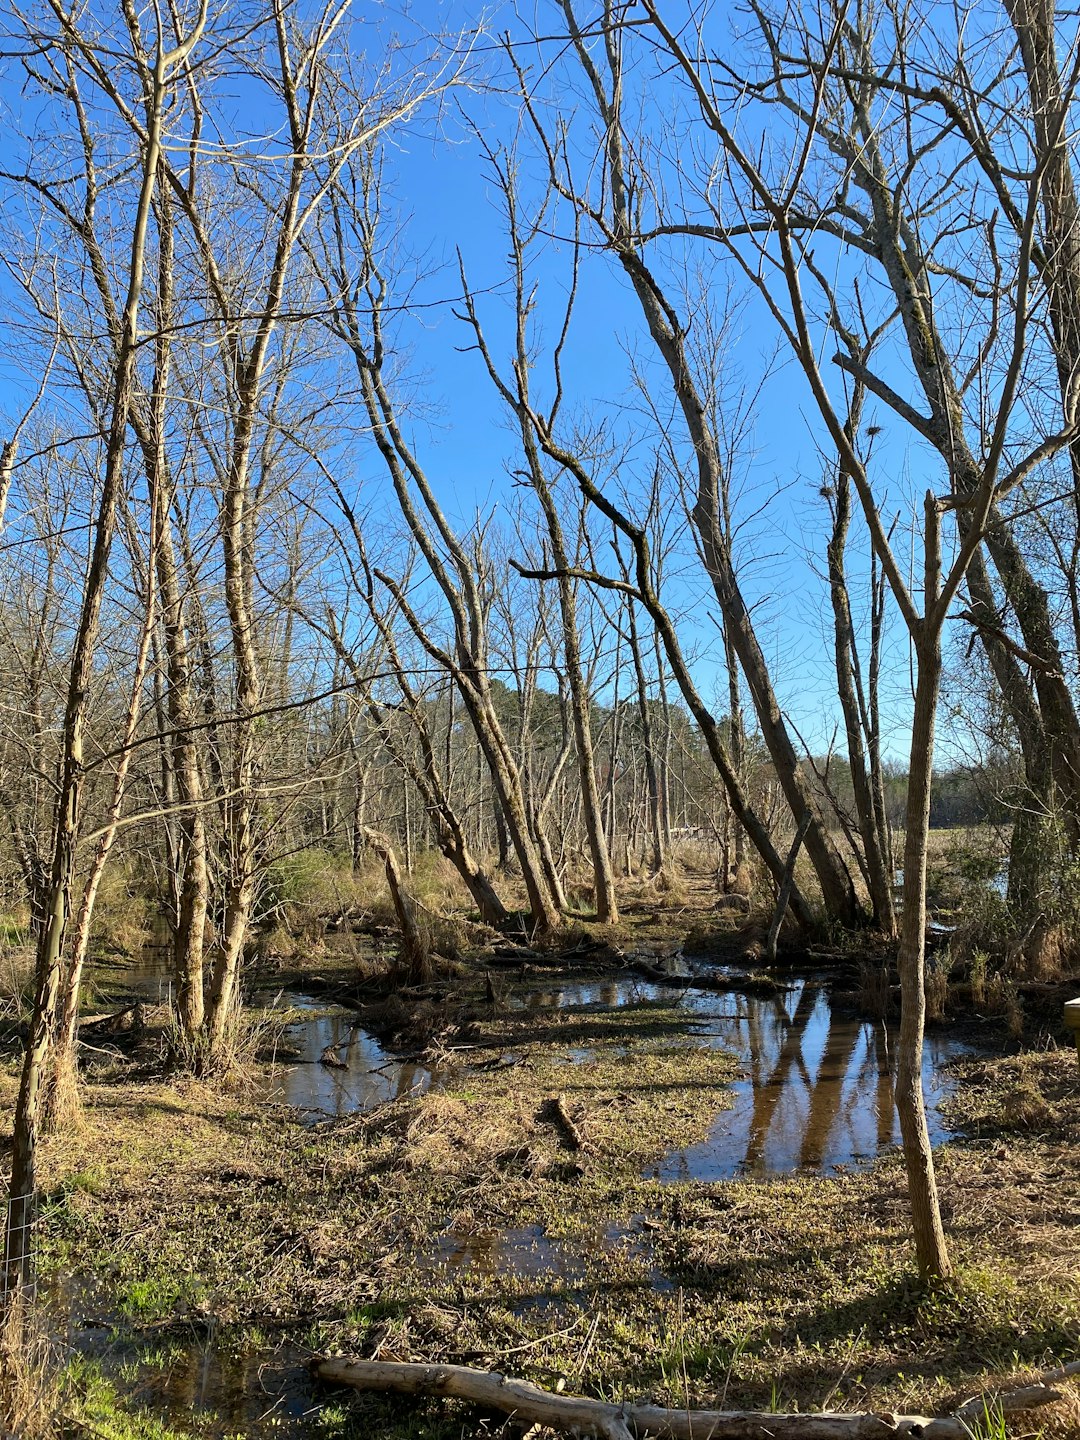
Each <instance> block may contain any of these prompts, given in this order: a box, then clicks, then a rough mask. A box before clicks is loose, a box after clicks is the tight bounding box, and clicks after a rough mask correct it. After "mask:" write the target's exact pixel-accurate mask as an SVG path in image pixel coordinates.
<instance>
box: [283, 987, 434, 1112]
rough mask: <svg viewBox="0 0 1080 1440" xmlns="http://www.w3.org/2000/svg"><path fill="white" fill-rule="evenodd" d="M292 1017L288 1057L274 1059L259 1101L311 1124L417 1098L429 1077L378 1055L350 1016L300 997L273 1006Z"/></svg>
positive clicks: (428, 1072) (430, 1074) (287, 1038)
mask: <svg viewBox="0 0 1080 1440" xmlns="http://www.w3.org/2000/svg"><path fill="white" fill-rule="evenodd" d="M277 1003H280V1004H283V1005H287V1006H288V1007H289V1008H290V1009H292V1010H293V1011H295V1012H296V1013H297V1017H298V1018H297V1019H296V1021H295V1022H294V1023H293V1024H290V1025H287V1026H286V1027H285V1031H284V1040H285V1044H286V1045H287V1046H288V1049H289V1052H290V1053H289V1054H288V1056H287V1057H285V1056H283V1057H282V1058H281V1059H279V1060H277V1061H276V1062H275V1064H274V1065H273V1068H272V1071H271V1074H270V1076H269V1078H268V1079H267V1081H266V1083H265V1085H264V1087H263V1096H264V1098H265V1099H267V1100H271V1101H276V1102H278V1103H279V1104H283V1105H291V1106H293V1107H294V1108H295V1109H296V1110H298V1111H299V1112H300V1115H301V1117H302V1118H303V1119H305V1120H306V1121H308V1123H312V1122H314V1121H318V1120H323V1119H326V1118H328V1117H329V1116H335V1115H337V1116H340V1115H352V1114H356V1113H357V1112H359V1111H363V1110H373V1109H374V1108H375V1106H376V1105H383V1104H385V1103H386V1101H388V1100H396V1099H398V1098H399V1097H401V1096H404V1095H421V1094H423V1092H424V1091H425V1090H427V1089H428V1088H429V1087H430V1085H431V1083H432V1080H433V1079H434V1078H435V1072H434V1071H432V1070H431V1069H430V1068H429V1067H428V1066H426V1065H419V1064H416V1063H415V1062H412V1061H408V1060H401V1059H400V1058H397V1057H395V1056H393V1055H391V1054H390V1053H389V1052H388V1051H386V1050H384V1049H383V1047H382V1046H381V1045H380V1044H379V1042H378V1041H377V1040H376V1039H375V1037H374V1036H373V1035H370V1034H369V1033H368V1032H367V1031H366V1030H364V1029H363V1028H362V1027H361V1026H359V1025H357V1023H356V1020H355V1018H354V1017H353V1016H351V1015H349V1014H347V1013H345V1012H343V1011H341V1010H331V1011H327V1010H326V1009H325V1007H319V1006H317V1005H315V1004H313V1002H312V1001H311V1000H309V999H307V998H306V997H305V996H303V995H296V994H285V995H283V996H281V998H280V1001H279V1002H277Z"/></svg>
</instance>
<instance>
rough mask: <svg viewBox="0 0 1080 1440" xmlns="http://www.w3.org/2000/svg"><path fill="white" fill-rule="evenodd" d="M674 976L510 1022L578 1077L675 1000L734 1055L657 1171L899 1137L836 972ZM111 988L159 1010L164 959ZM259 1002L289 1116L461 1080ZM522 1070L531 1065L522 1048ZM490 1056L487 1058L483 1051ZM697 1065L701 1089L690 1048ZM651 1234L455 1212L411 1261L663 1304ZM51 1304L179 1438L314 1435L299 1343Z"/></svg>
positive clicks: (870, 1150)
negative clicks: (608, 1043) (583, 1232)
mask: <svg viewBox="0 0 1080 1440" xmlns="http://www.w3.org/2000/svg"><path fill="white" fill-rule="evenodd" d="M672 968H673V970H674V972H675V978H673V979H672V980H671V981H669V982H664V981H655V980H651V979H643V978H635V977H634V976H628V975H626V974H620V975H618V976H606V977H601V978H597V979H584V980H575V981H574V982H573V983H560V982H559V981H557V980H547V979H542V980H540V981H538V982H537V983H536V984H532V985H527V986H520V985H519V986H518V987H517V988H516V989H514V990H513V991H512V992H511V993H510V994H509V995H508V996H507V997H506V999H505V1000H504V1001H502V1002H499V1003H500V1004H501V1005H502V1007H503V1011H504V1013H506V1012H510V1013H513V1014H515V1015H519V1016H528V1015H530V1014H535V1015H536V1016H537V1018H538V1021H541V1020H550V1019H551V1018H552V1017H554V1016H556V1015H557V1016H558V1017H559V1018H560V1020H561V1021H562V1022H563V1023H565V1025H566V1034H567V1045H566V1048H565V1050H560V1052H559V1053H560V1054H562V1055H565V1064H566V1067H567V1069H570V1068H572V1067H576V1066H581V1067H588V1066H589V1065H590V1064H591V1063H592V1062H593V1060H594V1058H595V1056H596V1053H597V1052H596V1050H595V1049H592V1048H590V1043H589V1041H590V1038H591V1037H590V1035H589V1026H590V1022H591V1021H592V1019H593V1017H597V1016H601V1015H608V1016H610V1015H611V1014H612V1013H618V1012H620V1011H625V1012H627V1015H628V1018H629V1016H630V1014H631V1013H633V1014H634V1015H635V1016H636V1017H641V1016H642V1015H643V1013H644V1012H646V1011H648V1009H649V1008H650V1007H652V1008H655V1009H657V1010H658V1012H659V1009H660V1007H663V1012H664V1014H665V1016H666V1017H667V1020H666V1021H665V1023H669V1022H670V1016H671V1014H672V1012H674V1013H675V1015H676V1017H677V1028H679V1029H681V1030H682V1034H683V1037H684V1043H685V1036H687V1035H689V1036H690V1037H692V1038H693V1039H694V1040H695V1041H696V1042H698V1043H699V1044H700V1045H704V1046H707V1047H709V1048H710V1049H714V1048H715V1049H722V1050H725V1051H728V1052H730V1053H732V1054H733V1055H734V1056H735V1057H736V1059H737V1061H738V1063H739V1066H740V1078H738V1079H737V1080H736V1081H735V1082H734V1085H733V1091H734V1105H733V1107H732V1108H730V1109H727V1110H723V1111H721V1112H720V1113H719V1114H718V1115H717V1117H716V1119H715V1122H714V1123H713V1126H712V1129H711V1131H710V1133H709V1134H708V1136H707V1137H706V1138H705V1139H704V1140H702V1141H700V1142H699V1143H697V1144H694V1145H691V1146H689V1147H688V1148H685V1149H682V1150H676V1151H674V1152H672V1153H670V1154H668V1155H667V1156H666V1157H665V1158H664V1159H663V1160H662V1161H661V1162H660V1163H659V1164H657V1165H654V1166H652V1167H651V1168H649V1169H648V1170H647V1171H646V1172H645V1174H646V1178H652V1179H658V1180H660V1181H662V1182H665V1181H666V1182H677V1181H685V1180H697V1181H718V1182H719V1181H723V1180H725V1179H727V1178H730V1177H734V1176H739V1175H752V1176H755V1177H761V1178H768V1177H772V1176H780V1175H786V1174H790V1173H793V1172H799V1171H804V1172H813V1173H835V1172H836V1171H838V1170H841V1169H844V1168H846V1167H852V1166H859V1165H863V1164H866V1163H868V1162H870V1161H872V1160H873V1159H874V1158H875V1157H877V1156H878V1155H880V1154H881V1153H882V1152H884V1151H886V1150H888V1149H889V1148H890V1147H892V1146H894V1145H895V1144H896V1143H897V1142H898V1139H899V1136H898V1131H897V1125H896V1120H895V1113H894V1097H893V1071H894V1047H893V1035H892V1033H891V1031H890V1029H889V1028H887V1027H886V1026H884V1025H881V1024H877V1025H875V1024H873V1023H871V1022H868V1021H864V1020H861V1019H859V1018H858V1017H857V1016H855V1015H853V1014H852V1012H851V1009H850V1006H848V1005H847V1004H846V1003H845V1002H843V1001H840V1000H834V999H833V998H832V996H831V995H830V991H829V989H828V986H827V983H826V981H827V977H826V976H813V975H810V976H807V975H803V976H785V977H783V979H782V980H781V981H780V982H779V983H778V985H777V987H776V989H775V992H774V993H766V992H768V989H769V986H768V983H767V982H766V983H762V981H761V979H760V977H756V979H755V982H754V986H753V990H754V993H740V992H739V991H738V990H737V989H734V988H732V989H731V990H729V991H725V990H720V991H717V990H708V989H702V988H695V986H694V985H693V984H689V985H688V984H687V980H688V979H690V980H691V981H692V980H693V979H694V978H695V966H694V964H693V962H691V963H690V964H689V965H687V964H685V963H682V962H679V961H676V962H675V963H674V965H673V967H672ZM698 978H700V979H701V980H702V981H703V982H704V983H711V984H722V983H724V982H727V981H730V983H731V985H732V986H735V985H737V984H738V982H739V978H740V977H739V975H738V974H737V973H736V972H734V971H724V969H723V967H717V966H708V965H707V964H706V963H705V962H701V969H700V972H699V973H698ZM744 978H745V977H744ZM107 981H108V990H109V993H110V994H113V995H115V994H120V995H122V996H124V997H125V998H140V999H143V1000H146V1001H149V1002H152V1003H158V1002H161V1003H167V1002H168V1001H169V999H170V998H171V996H170V982H169V977H168V973H167V969H166V967H165V963H164V956H162V955H161V954H160V953H157V952H154V951H151V952H149V953H148V954H147V955H146V956H144V957H143V958H142V959H141V960H140V961H139V963H138V964H135V965H128V966H116V967H112V968H111V969H110V970H109V972H108V974H107ZM255 1001H256V1004H260V1005H262V1006H264V1007H265V1008H266V1009H267V1010H268V1011H273V1010H278V1011H287V1012H288V1014H289V1016H290V1017H291V1018H290V1019H289V1020H288V1023H286V1024H285V1025H284V1026H283V1027H282V1028H281V1029H279V1030H278V1031H277V1032H276V1034H277V1040H276V1042H275V1044H276V1047H277V1048H276V1051H273V1052H272V1053H273V1055H274V1058H273V1063H272V1064H271V1065H270V1066H269V1067H268V1069H267V1071H266V1072H265V1078H264V1079H263V1081H262V1082H261V1084H262V1096H263V1098H264V1099H265V1100H266V1101H267V1102H268V1103H271V1104H283V1105H287V1106H289V1107H291V1108H292V1109H293V1110H294V1111H295V1112H296V1113H297V1115H298V1116H299V1117H300V1118H301V1119H302V1120H303V1121H304V1122H305V1123H308V1124H310V1123H314V1122H317V1121H320V1120H324V1119H328V1118H330V1117H341V1116H345V1115H350V1114H354V1113H359V1112H362V1111H366V1110H371V1109H374V1108H376V1107H377V1106H379V1105H382V1104H384V1103H386V1102H387V1101H389V1100H392V1099H395V1098H397V1097H400V1096H404V1095H408V1094H420V1093H422V1092H423V1091H424V1090H426V1089H427V1088H429V1087H430V1086H432V1085H433V1084H434V1085H442V1084H444V1083H445V1082H446V1080H447V1078H448V1077H449V1076H450V1073H451V1072H444V1071H438V1070H435V1069H433V1068H431V1067H428V1066H426V1065H424V1064H422V1063H420V1062H419V1061H418V1060H417V1059H416V1058H409V1057H403V1056H401V1055H395V1054H394V1053H392V1052H391V1051H389V1050H387V1049H386V1048H385V1046H383V1045H382V1044H381V1043H380V1042H379V1040H378V1039H376V1037H375V1036H374V1035H372V1034H371V1033H370V1032H369V1031H367V1030H366V1029H364V1028H363V1026H362V1025H360V1024H359V1023H358V1021H357V1017H356V1015H355V1013H354V1012H351V1011H347V1010H344V1009H341V1008H339V1007H334V1006H328V1005H327V1004H326V1003H325V1002H324V1001H322V1000H320V999H314V998H312V997H310V996H305V995H303V994H300V993H296V992H289V991H286V992H278V993H276V994H275V993H273V992H272V991H270V990H267V991H264V992H262V993H261V994H260V995H258V996H256V997H255ZM576 1022H578V1023H576ZM575 1031H577V1032H578V1033H577V1034H576V1035H575ZM633 1033H634V1027H633V1026H632V1025H628V1026H627V1030H626V1035H627V1039H626V1044H625V1046H624V1045H623V1043H622V1037H621V1035H619V1036H617V1037H616V1038H617V1041H618V1044H617V1049H618V1050H619V1051H620V1053H625V1054H632V1053H633V1045H634V1043H635V1042H634V1040H633V1038H632V1036H633ZM964 1053H968V1052H967V1048H966V1047H965V1046H963V1045H962V1044H960V1043H959V1042H957V1041H956V1040H953V1039H948V1038H946V1037H944V1036H943V1035H941V1034H935V1033H933V1032H932V1033H931V1034H930V1035H929V1036H928V1038H927V1045H926V1055H925V1064H924V1081H925V1085H926V1093H927V1105H928V1112H929V1118H930V1126H931V1133H932V1136H933V1138H934V1140H935V1141H941V1140H943V1139H945V1138H947V1136H948V1133H949V1132H948V1130H947V1128H946V1127H945V1124H944V1122H943V1119H942V1117H941V1113H940V1103H941V1101H942V1100H943V1099H944V1098H945V1096H946V1095H947V1094H948V1093H950V1081H949V1076H948V1071H947V1066H948V1062H949V1061H950V1060H952V1059H953V1058H955V1057H957V1056H959V1055H962V1054H964ZM514 1059H515V1061H516V1062H517V1063H524V1064H528V1042H527V1037H526V1038H525V1039H524V1040H523V1043H522V1046H521V1054H520V1055H515V1057H514ZM484 1060H485V1062H486V1063H489V1064H490V1061H491V1056H490V1053H489V1052H485V1055H484ZM686 1065H687V1081H688V1083H690V1082H691V1081H692V1071H693V1065H694V1051H692V1050H691V1051H688V1052H687V1058H686ZM467 1073H468V1066H467V1064H466V1063H465V1062H464V1057H463V1062H462V1064H461V1065H460V1066H456V1067H455V1069H454V1071H453V1078H454V1080H455V1083H457V1082H459V1081H460V1079H461V1077H462V1075H467ZM557 1083H558V1082H557ZM699 1133H700V1132H699ZM655 1228H656V1225H655V1221H654V1220H653V1219H652V1218H650V1217H649V1216H647V1215H643V1214H639V1215H634V1216H633V1217H632V1218H631V1220H630V1222H629V1223H628V1224H626V1223H621V1224H616V1223H607V1224H601V1225H600V1226H599V1227H598V1229H597V1231H596V1233H595V1235H594V1236H593V1238H592V1241H591V1242H590V1243H589V1244H588V1245H583V1244H582V1243H581V1242H580V1241H579V1240H577V1239H575V1241H574V1243H567V1242H565V1241H563V1240H561V1239H559V1238H558V1237H557V1236H552V1235H549V1234H548V1233H547V1231H546V1229H545V1227H544V1225H542V1224H531V1225H520V1224H519V1225H516V1226H515V1225H507V1226H504V1227H501V1228H490V1227H476V1228H473V1227H472V1226H471V1225H469V1224H468V1223H467V1222H463V1221H462V1220H461V1219H460V1218H459V1219H457V1220H455V1221H454V1222H452V1223H450V1224H448V1225H447V1227H446V1229H445V1230H443V1231H441V1232H440V1233H436V1234H434V1235H433V1236H432V1238H431V1241H430V1243H429V1244H428V1246H427V1248H426V1249H425V1250H423V1251H422V1253H419V1254H418V1255H416V1256H415V1258H414V1262H413V1263H414V1264H416V1265H417V1266H418V1268H419V1270H420V1271H421V1272H425V1271H426V1272H428V1273H429V1274H432V1275H433V1276H434V1275H435V1274H436V1273H437V1274H438V1275H439V1276H440V1277H447V1276H452V1275H454V1274H457V1273H460V1274H461V1275H462V1277H463V1280H464V1281H465V1282H467V1283H469V1284H474V1283H480V1282H482V1281H484V1280H485V1279H490V1278H491V1277H498V1276H502V1275H506V1276H511V1277H514V1280H515V1282H520V1281H534V1280H535V1281H537V1282H540V1281H542V1280H544V1279H545V1278H546V1279H548V1280H550V1281H554V1282H556V1284H557V1286H558V1287H566V1289H567V1290H568V1291H572V1292H574V1293H580V1292H581V1287H582V1286H584V1285H587V1284H589V1283H593V1282H594V1281H595V1266H596V1260H597V1257H610V1260H611V1263H612V1265H614V1266H618V1265H619V1263H620V1262H626V1261H630V1262H633V1263H634V1268H633V1272H632V1273H633V1274H634V1276H635V1277H640V1278H635V1279H634V1282H633V1283H634V1284H635V1285H638V1286H640V1287H642V1288H644V1290H646V1291H651V1292H653V1293H654V1294H655V1295H656V1296H657V1299H658V1300H659V1298H660V1297H661V1296H662V1295H664V1294H666V1293H668V1292H670V1291H672V1290H673V1289H674V1288H676V1281H675V1280H673V1279H672V1276H671V1274H669V1273H666V1272H665V1269H664V1268H663V1266H662V1264H661V1263H659V1262H658V1259H657V1256H656V1255H654V1252H653V1236H654V1231H655ZM664 1263H667V1262H664ZM590 1275H591V1276H592V1280H590V1279H589V1278H588V1277H589V1276H590ZM51 1300H52V1308H53V1311H54V1313H55V1315H56V1317H57V1331H56V1333H57V1337H58V1338H59V1339H60V1340H62V1341H63V1343H64V1344H65V1346H67V1347H68V1348H69V1349H70V1350H72V1351H73V1352H74V1353H76V1354H83V1355H86V1356H88V1357H90V1358H92V1359H93V1360H94V1361H95V1362H96V1363H97V1364H98V1365H100V1366H101V1369H102V1372H103V1373H104V1374H105V1375H106V1376H108V1377H109V1378H110V1379H112V1380H113V1382H114V1383H115V1384H117V1386H118V1387H119V1388H121V1389H122V1390H123V1393H124V1395H125V1397H127V1398H128V1399H129V1400H133V1401H135V1402H136V1403H138V1404H139V1405H142V1406H145V1407H146V1408H148V1409H149V1410H151V1411H153V1412H155V1413H157V1414H160V1415H163V1416H166V1417H168V1418H169V1420H170V1423H173V1424H182V1425H183V1426H184V1428H187V1426H188V1425H191V1424H192V1423H194V1426H195V1428H196V1429H197V1432H198V1434H199V1435H201V1436H204V1437H207V1440H226V1437H232V1436H236V1435H240V1434H243V1435H245V1436H252V1437H255V1436H260V1437H262V1436H265V1437H270V1436H286V1437H304V1436H310V1435H312V1434H314V1433H317V1422H316V1421H315V1420H314V1418H313V1417H314V1415H315V1412H316V1411H317V1409H318V1405H319V1397H318V1396H317V1395H316V1394H315V1392H314V1391H313V1389H312V1386H311V1384H310V1382H309V1379H308V1376H307V1373H306V1370H305V1360H306V1356H305V1355H304V1354H303V1353H302V1352H301V1351H300V1350H299V1349H298V1348H297V1347H296V1346H295V1345H292V1344H289V1345H284V1346H283V1345H280V1344H278V1343H276V1340H275V1338H274V1337H273V1335H272V1334H267V1335H266V1336H265V1337H264V1338H263V1340H262V1341H261V1342H260V1343H258V1344H245V1345H244V1346H242V1347H240V1348H237V1347H236V1345H235V1344H234V1343H230V1341H229V1338H228V1336H227V1335H223V1334H221V1333H220V1332H218V1331H216V1330H215V1328H214V1326H213V1324H212V1323H210V1322H209V1321H207V1320H206V1319H205V1318H204V1317H200V1316H193V1317H192V1322H191V1328H190V1331H185V1329H184V1328H183V1326H181V1327H177V1326H175V1325H173V1326H172V1327H170V1328H169V1329H168V1330H167V1332H163V1333H162V1334H161V1335H160V1337H158V1338H155V1336H154V1334H153V1332H152V1330H151V1332H150V1333H147V1332H146V1331H142V1332H139V1331H138V1330H137V1328H133V1327H132V1325H131V1322H130V1319H129V1318H127V1317H125V1316H123V1315H120V1314H118V1313H116V1312H115V1311H111V1310H110V1309H109V1305H110V1297H109V1295H108V1292H107V1287H106V1286H105V1285H103V1284H102V1283H101V1282H98V1284H97V1285H91V1284H88V1283H87V1282H85V1281H84V1280H82V1279H80V1278H79V1277H73V1278H68V1279H65V1280H63V1281H61V1282H59V1283H58V1284H57V1285H56V1286H55V1287H54V1289H53V1292H52V1295H51ZM520 1303H521V1304H525V1303H527V1302H526V1301H522V1302H520Z"/></svg>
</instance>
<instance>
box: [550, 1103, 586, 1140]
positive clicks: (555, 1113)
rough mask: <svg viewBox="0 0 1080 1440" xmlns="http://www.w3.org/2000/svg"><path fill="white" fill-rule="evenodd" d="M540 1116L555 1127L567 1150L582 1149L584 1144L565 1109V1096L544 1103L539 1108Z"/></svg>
mask: <svg viewBox="0 0 1080 1440" xmlns="http://www.w3.org/2000/svg"><path fill="white" fill-rule="evenodd" d="M540 1116H541V1118H542V1119H544V1120H550V1121H551V1123H552V1124H553V1125H555V1127H556V1128H557V1129H558V1130H559V1132H560V1134H561V1135H562V1137H563V1140H564V1141H565V1142H566V1146H567V1149H569V1150H580V1149H581V1148H582V1146H583V1143H584V1142H583V1141H582V1138H581V1131H580V1130H579V1129H578V1127H577V1126H576V1125H575V1124H574V1122H573V1120H571V1118H570V1112H569V1111H568V1110H567V1108H566V1096H565V1095H556V1096H555V1097H554V1098H553V1099H551V1100H547V1101H545V1102H544V1104H543V1105H542V1106H541V1107H540Z"/></svg>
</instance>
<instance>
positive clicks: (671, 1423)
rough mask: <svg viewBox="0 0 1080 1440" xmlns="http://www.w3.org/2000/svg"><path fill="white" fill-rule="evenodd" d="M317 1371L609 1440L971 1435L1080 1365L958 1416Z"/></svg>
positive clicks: (384, 1370)
mask: <svg viewBox="0 0 1080 1440" xmlns="http://www.w3.org/2000/svg"><path fill="white" fill-rule="evenodd" d="M311 1370H312V1373H313V1374H314V1375H315V1376H317V1377H318V1379H320V1380H325V1381H327V1382H328V1383H330V1384H333V1385H348V1386H350V1387H351V1388H352V1389H354V1390H393V1391H398V1392H399V1393H401V1394H404V1395H434V1396H449V1397H452V1398H454V1399H457V1400H467V1401H470V1402H471V1403H472V1404H475V1405H484V1406H490V1407H491V1408H493V1409H496V1410H501V1411H503V1413H504V1414H507V1415H512V1416H514V1417H515V1418H516V1419H517V1420H519V1421H521V1422H523V1423H525V1424H527V1425H546V1426H550V1427H551V1428H552V1429H553V1430H561V1431H564V1432H573V1433H574V1434H580V1435H599V1436H602V1437H604V1440H635V1437H637V1440H643V1437H645V1436H653V1437H656V1440H889V1437H894V1440H895V1437H898V1436H910V1437H912V1440H915V1437H918V1440H971V1429H970V1423H969V1422H972V1421H974V1420H976V1419H981V1418H982V1416H983V1415H984V1413H986V1412H987V1411H988V1410H996V1411H998V1412H999V1413H1002V1414H1011V1413H1015V1412H1019V1411H1022V1410H1032V1409H1035V1408H1037V1407H1038V1406H1040V1405H1047V1404H1049V1403H1050V1402H1051V1401H1054V1400H1058V1399H1060V1398H1061V1397H1060V1395H1059V1394H1058V1392H1057V1391H1056V1390H1054V1389H1052V1388H1051V1382H1052V1381H1053V1380H1062V1379H1065V1378H1066V1377H1067V1376H1070V1375H1075V1374H1077V1373H1078V1372H1080V1363H1078V1364H1074V1365H1067V1366H1064V1367H1063V1368H1062V1369H1060V1370H1055V1371H1050V1372H1048V1373H1047V1374H1046V1375H1044V1376H1042V1377H1041V1380H1040V1382H1039V1383H1036V1384H1029V1385H1025V1386H1023V1387H1021V1388H1020V1389H1016V1390H1010V1391H1006V1392H1004V1393H1000V1394H988V1395H980V1396H976V1397H975V1398H974V1399H972V1400H968V1401H966V1402H965V1403H964V1405H962V1406H961V1407H960V1409H959V1410H958V1411H957V1412H956V1414H954V1415H938V1416H933V1417H930V1416H923V1415H893V1414H890V1413H888V1412H883V1413H882V1414H879V1415H874V1414H867V1413H862V1414H859V1413H853V1414H843V1413H839V1412H834V1413H822V1414H816V1415H815V1414H806V1415H774V1414H772V1413H770V1412H769V1411H754V1410H686V1409H682V1410H668V1409H665V1408H663V1407H662V1406H659V1405H609V1404H607V1403H605V1402H604V1401H602V1400H589V1399H587V1398H586V1397H585V1396H583V1395H560V1394H552V1393H551V1392H550V1391H548V1390H541V1389H540V1387H539V1386H537V1385H532V1384H530V1383H529V1382H528V1381H527V1380H511V1379H508V1378H507V1377H506V1376H504V1375H497V1374H494V1373H493V1372H491V1371H488V1370H474V1369H472V1368H471V1367H470V1366H468V1365H423V1364H410V1363H405V1362H402V1361H391V1360H339V1359H333V1360H318V1359H316V1360H313V1361H312V1362H311Z"/></svg>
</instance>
